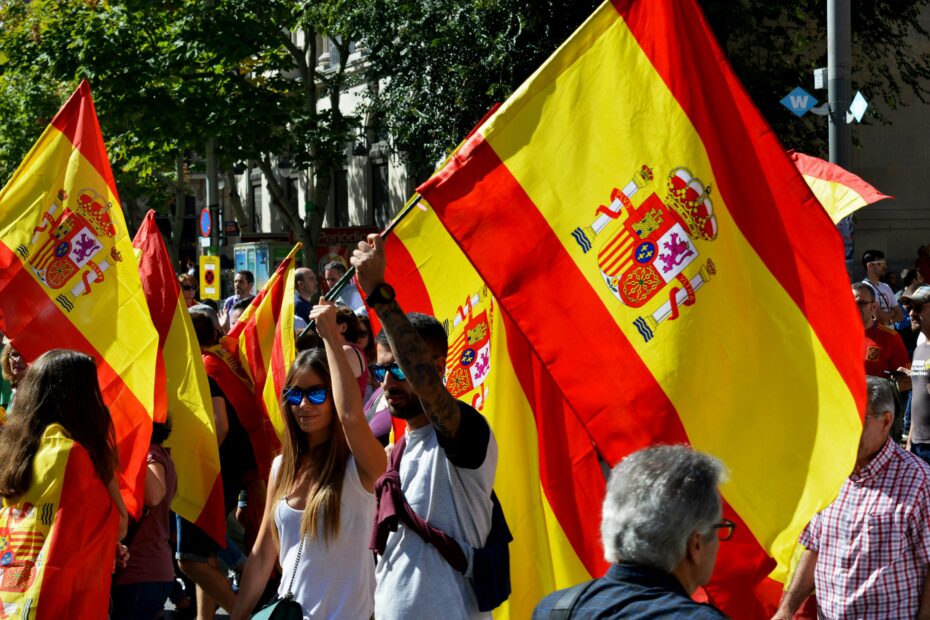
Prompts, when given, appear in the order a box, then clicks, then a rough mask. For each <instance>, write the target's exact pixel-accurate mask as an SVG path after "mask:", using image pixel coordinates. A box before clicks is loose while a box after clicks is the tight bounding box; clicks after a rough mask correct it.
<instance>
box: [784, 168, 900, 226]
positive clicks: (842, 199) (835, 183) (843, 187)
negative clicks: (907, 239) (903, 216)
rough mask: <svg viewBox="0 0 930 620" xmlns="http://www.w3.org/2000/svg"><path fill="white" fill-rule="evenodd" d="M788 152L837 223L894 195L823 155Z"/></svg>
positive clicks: (831, 217)
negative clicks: (878, 188)
mask: <svg viewBox="0 0 930 620" xmlns="http://www.w3.org/2000/svg"><path fill="white" fill-rule="evenodd" d="M788 155H789V156H790V157H791V161H793V162H794V165H795V166H797V168H798V172H800V173H801V176H803V177H804V180H805V181H807V184H808V185H809V186H810V188H811V191H812V192H814V195H815V196H816V197H817V200H818V201H819V202H820V204H821V205H823V208H824V209H825V210H826V212H827V213H828V214H829V215H830V219H831V220H833V222H834V223H835V224H839V223H840V220H842V219H843V218H844V217H848V216H850V215H852V214H853V212H855V211H858V210H859V209H861V208H862V207H865V206H867V205H870V204H872V203H873V202H878V201H879V200H885V199H886V198H893V197H894V196H887V195H885V194H883V193H881V192H880V191H878V190H877V189H875V188H874V187H872V186H871V185H870V184H869V183H866V182H865V181H864V180H863V179H862V178H861V177H859V176H856V175H855V174H853V173H852V172H849V171H848V170H846V169H845V168H842V167H840V166H837V165H836V164H833V163H830V162H828V161H825V160H823V159H820V158H819V157H812V156H810V155H805V154H804V153H798V152H797V151H788Z"/></svg>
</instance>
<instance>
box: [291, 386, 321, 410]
mask: <svg viewBox="0 0 930 620" xmlns="http://www.w3.org/2000/svg"><path fill="white" fill-rule="evenodd" d="M328 392H329V390H328V389H327V388H326V386H325V385H314V386H312V387H308V388H307V389H306V390H302V389H300V388H290V389H289V390H284V400H286V401H287V403H288V404H289V405H294V406H299V405H300V403H302V402H303V400H304V398H306V399H307V400H308V401H310V402H311V403H312V404H314V405H322V404H323V403H325V402H326V394H327V393H328Z"/></svg>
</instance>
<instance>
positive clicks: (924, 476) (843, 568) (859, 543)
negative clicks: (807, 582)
mask: <svg viewBox="0 0 930 620" xmlns="http://www.w3.org/2000/svg"><path fill="white" fill-rule="evenodd" d="M801 544H802V545H804V546H805V547H806V548H808V549H810V550H812V551H816V552H817V567H816V569H815V571H814V585H815V587H816V590H817V603H818V606H819V608H820V614H821V617H825V618H861V619H867V618H876V619H881V620H890V619H892V618H909V619H910V618H914V617H916V616H917V608H918V606H919V603H920V595H921V593H922V592H923V589H924V579H925V578H926V577H927V571H928V567H930V467H928V466H927V464H926V463H924V462H923V460H921V459H920V458H919V457H917V456H915V455H913V454H911V453H910V452H906V451H905V450H903V449H902V448H901V447H900V446H898V445H897V444H896V443H894V442H893V441H891V440H888V441H887V442H886V443H885V445H884V447H883V448H882V449H881V450H880V451H879V452H878V454H876V455H875V457H874V458H873V459H872V460H871V462H869V464H868V465H866V466H865V467H863V468H862V469H861V470H860V471H859V472H858V473H853V474H852V475H850V476H849V478H848V479H847V480H846V482H844V483H843V487H842V488H841V489H840V493H839V496H838V497H837V498H836V500H835V501H834V502H833V503H832V504H830V505H829V506H827V507H826V508H825V509H824V510H823V511H822V512H820V513H818V514H817V515H815V516H814V518H813V519H811V522H810V523H809V524H808V526H807V528H806V529H805V530H804V533H803V534H801Z"/></svg>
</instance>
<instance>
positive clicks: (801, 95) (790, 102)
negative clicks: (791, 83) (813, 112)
mask: <svg viewBox="0 0 930 620" xmlns="http://www.w3.org/2000/svg"><path fill="white" fill-rule="evenodd" d="M781 104H782V105H783V106H785V107H786V108H788V109H789V110H791V111H792V112H793V113H794V114H795V115H796V116H804V115H805V114H807V113H808V112H809V111H810V109H811V108H813V107H814V106H815V105H817V99H816V98H815V97H814V96H813V95H812V94H810V93H809V92H807V91H806V90H804V89H803V88H801V87H800V86H798V87H797V88H795V89H794V90H793V91H791V92H790V93H788V95H787V96H786V97H785V98H784V99H782V100H781Z"/></svg>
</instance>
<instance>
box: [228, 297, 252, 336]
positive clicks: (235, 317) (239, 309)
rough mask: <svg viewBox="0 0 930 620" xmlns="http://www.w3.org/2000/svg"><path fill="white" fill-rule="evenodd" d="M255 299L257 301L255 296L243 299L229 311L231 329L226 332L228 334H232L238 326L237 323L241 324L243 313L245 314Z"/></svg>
mask: <svg viewBox="0 0 930 620" xmlns="http://www.w3.org/2000/svg"><path fill="white" fill-rule="evenodd" d="M253 299H255V297H254V296H251V297H243V298H242V299H240V300H239V301H237V302H236V303H234V304H233V306H232V309H231V310H230V311H229V317H228V318H229V328H228V329H227V330H226V331H227V333H228V332H231V331H232V329H233V328H234V327H235V326H236V323H238V322H239V317H241V316H242V313H243V312H245V310H246V308H248V307H249V305H250V304H251V303H252V300H253Z"/></svg>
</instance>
